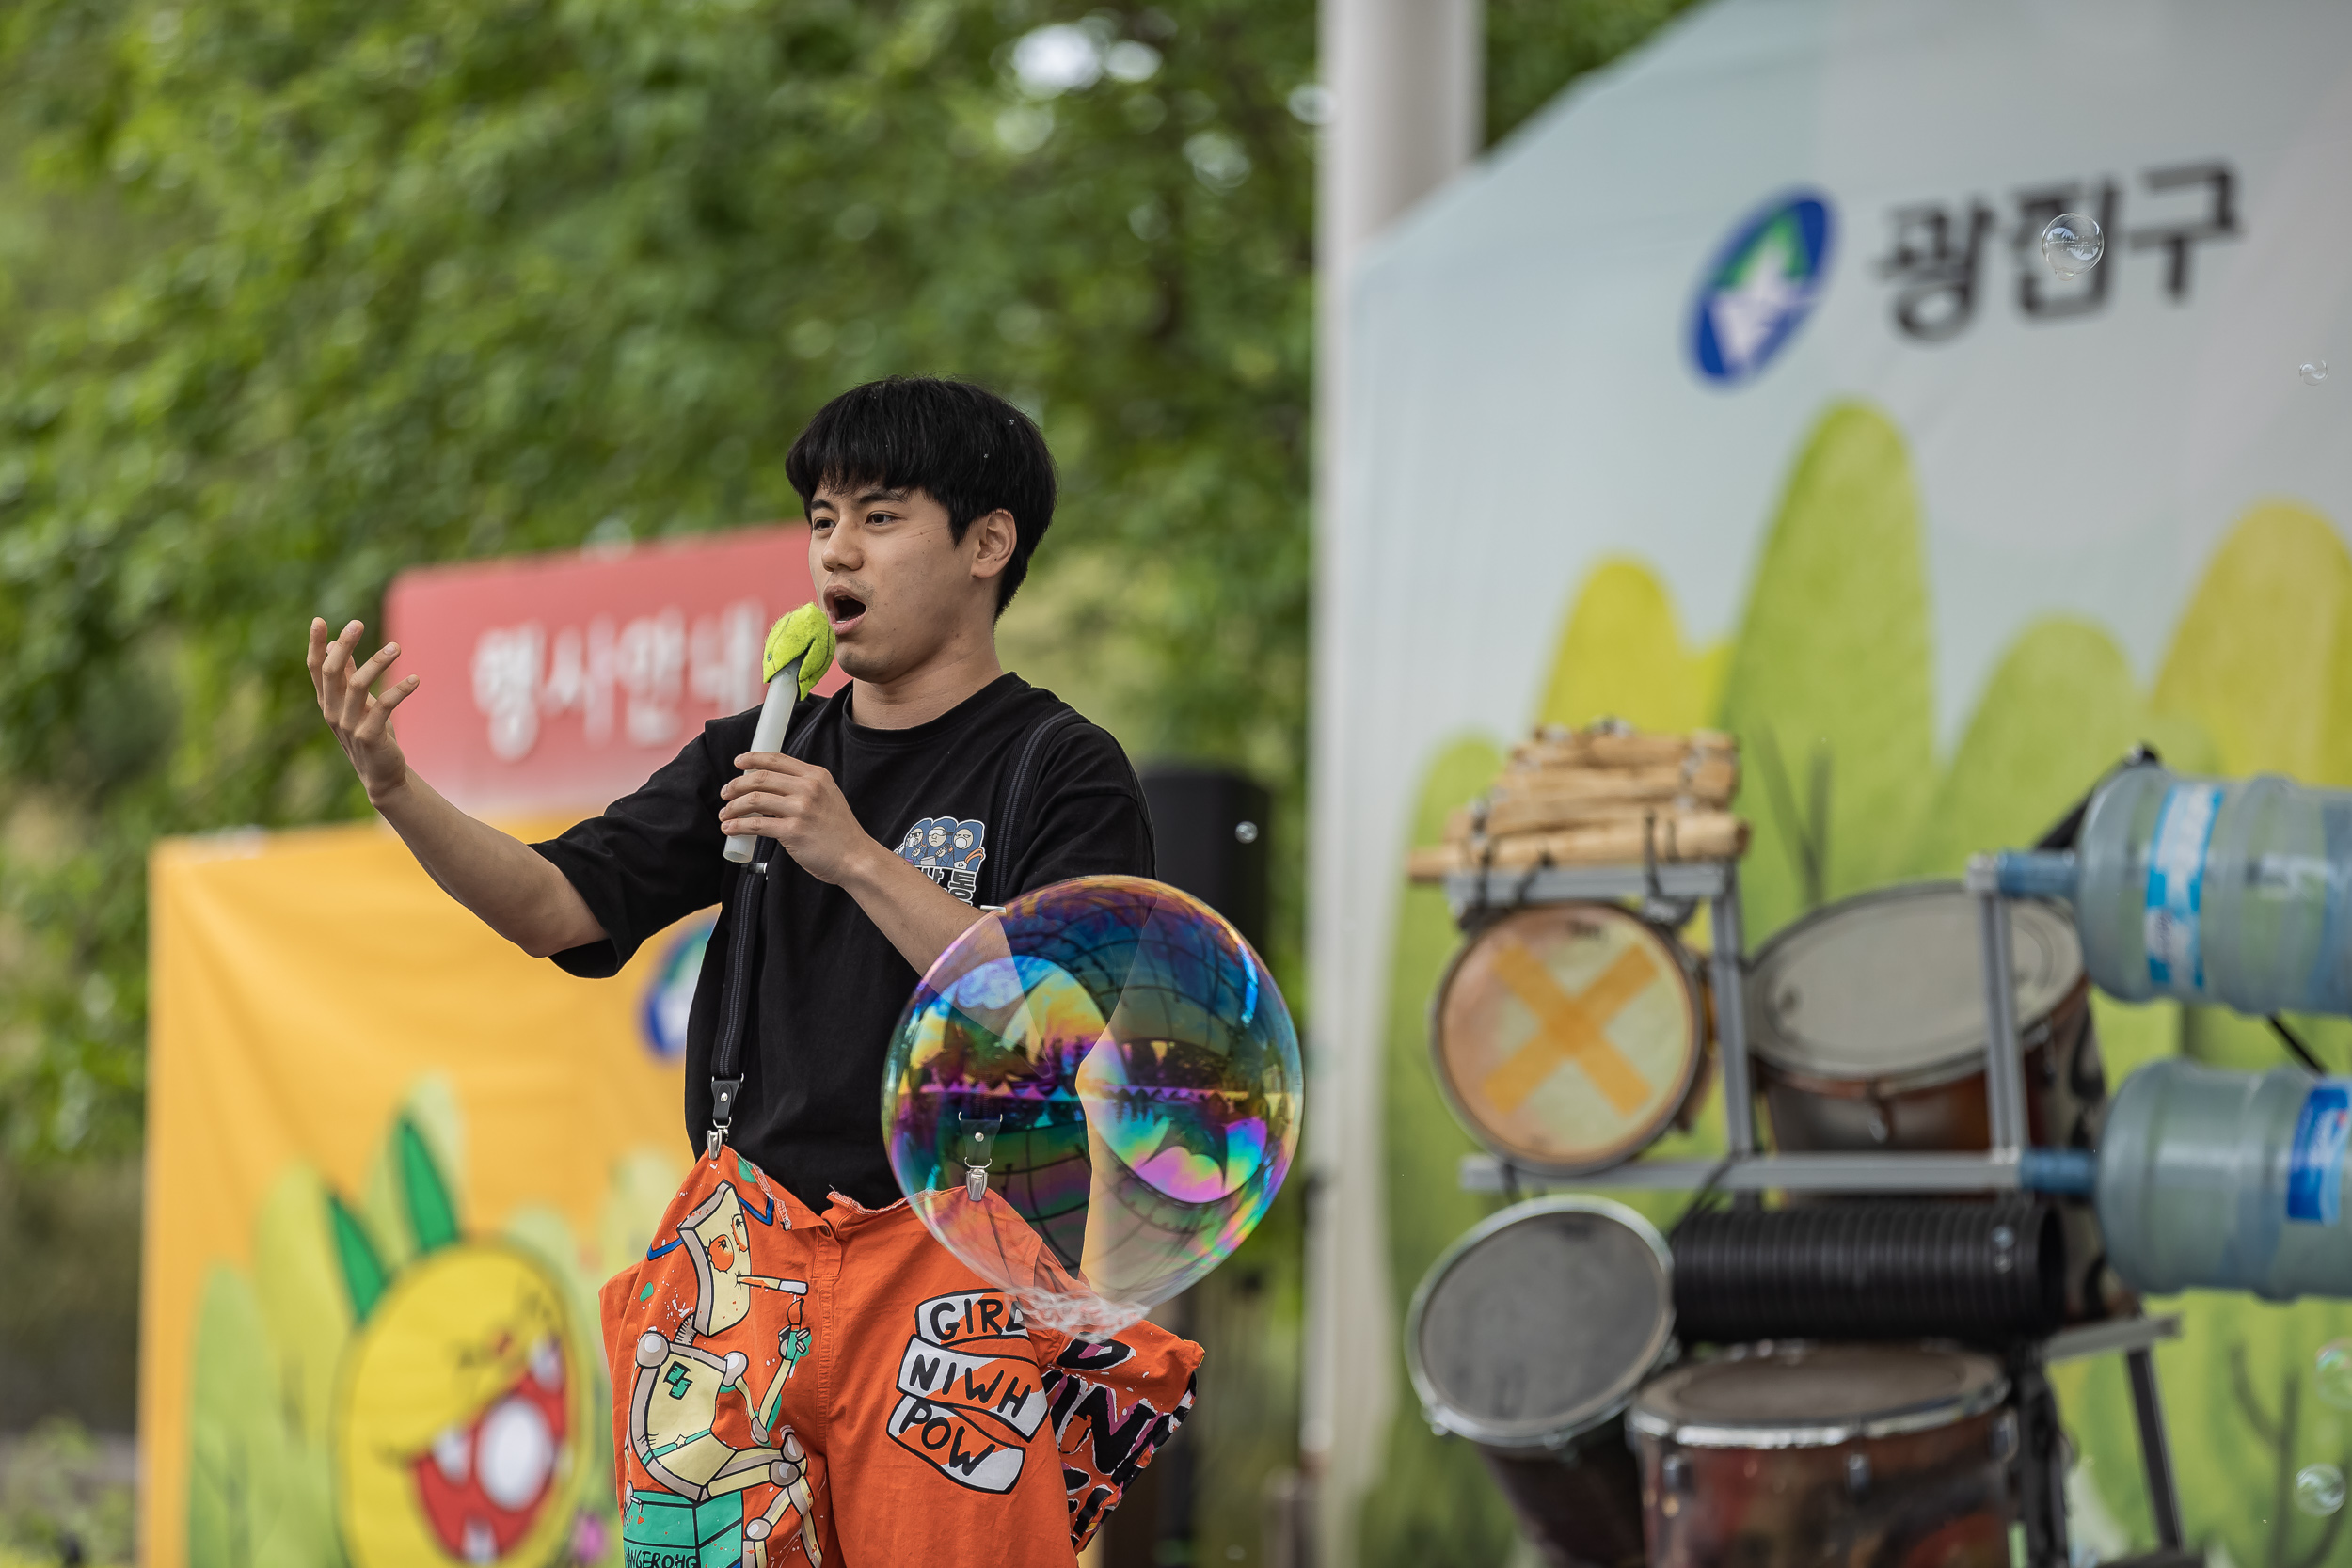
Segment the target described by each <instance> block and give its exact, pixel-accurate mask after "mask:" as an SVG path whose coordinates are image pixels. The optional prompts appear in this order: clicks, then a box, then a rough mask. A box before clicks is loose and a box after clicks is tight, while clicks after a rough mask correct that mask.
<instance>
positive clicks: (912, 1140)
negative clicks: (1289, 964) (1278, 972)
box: [882, 877, 1305, 1336]
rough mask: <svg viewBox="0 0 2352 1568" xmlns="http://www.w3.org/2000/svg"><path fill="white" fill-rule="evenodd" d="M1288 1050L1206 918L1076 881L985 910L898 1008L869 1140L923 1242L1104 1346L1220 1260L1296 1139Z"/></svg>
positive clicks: (1294, 1049)
mask: <svg viewBox="0 0 2352 1568" xmlns="http://www.w3.org/2000/svg"><path fill="white" fill-rule="evenodd" d="M1304 1087H1305V1085H1304V1081H1303V1079H1302V1078H1301V1076H1300V1071H1299V1062H1298V1037H1297V1036H1296V1035H1295V1033H1294V1032H1293V1031H1292V1029H1291V1019H1290V1012H1289V1009H1287V1008H1286V1007H1284V1006H1282V996H1281V993H1280V992H1279V991H1278V990H1275V987H1274V980H1273V978H1272V976H1270V975H1268V974H1266V971H1265V965H1264V964H1263V962H1262V961H1261V960H1260V959H1259V958H1258V955H1257V954H1256V953H1254V952H1252V951H1251V950H1250V947H1249V944H1248V942H1244V941H1243V940H1242V939H1241V936H1240V934H1239V933H1238V932H1236V931H1235V930H1234V929H1233V927H1232V925H1231V924H1230V923H1228V922H1227V921H1226V920H1225V918H1224V917H1223V916H1222V915H1219V914H1218V913H1217V912H1216V911H1214V910H1212V909H1210V908H1209V907H1208V906H1207V905H1205V904H1203V903H1201V902H1200V900H1199V899H1196V898H1193V897H1191V896H1189V895H1185V894H1183V893H1179V892H1178V891H1177V890H1176V889H1174V888H1172V887H1168V886H1167V885H1166V884H1165V883H1161V882H1153V881H1147V880H1145V879H1143V878H1140V877H1082V878H1079V879H1075V880H1073V881H1067V882H1057V883H1056V884H1055V885H1053V886H1052V887H1048V888H1041V889H1039V890H1038V891H1037V892H1035V893H1030V894H1025V895H1022V896H1021V897H1019V898H1017V899H1015V900H1013V902H1012V903H1011V904H1009V905H1008V906H1006V908H1004V909H1003V910H1002V911H993V912H991V913H989V914H986V915H983V916H982V917H981V918H980V919H979V921H978V922H977V923H976V924H975V925H973V927H971V928H970V929H969V930H967V931H965V932H964V934H963V935H962V936H961V937H959V938H957V939H956V941H955V942H954V944H953V945H951V946H950V947H949V948H948V949H947V951H946V952H945V953H943V954H941V955H940V956H939V961H938V962H937V963H934V964H933V965H931V969H930V974H926V975H924V976H923V980H922V983H921V984H920V985H919V986H917V987H916V988H915V991H914V999H913V1000H911V1001H910V1002H908V1004H907V1007H906V1011H905V1012H904V1013H902V1014H900V1015H899V1018H898V1033H897V1035H895V1036H894V1037H892V1039H891V1045H890V1062H889V1066H888V1069H886V1074H885V1077H884V1079H883V1084H882V1139H883V1142H884V1144H885V1146H886V1147H887V1148H888V1149H889V1151H890V1166H891V1169H892V1171H893V1172H895V1173H896V1174H897V1176H898V1186H899V1188H900V1189H901V1190H902V1191H904V1192H905V1193H906V1195H907V1196H908V1198H909V1200H910V1201H911V1202H912V1204H913V1205H914V1211H915V1212H916V1213H918V1214H920V1215H921V1216H922V1218H923V1223H924V1224H925V1225H927V1226H929V1227H930V1231H931V1234H932V1235H934V1236H936V1237H938V1238H939V1240H940V1241H941V1242H942V1243H946V1247H947V1249H948V1250H949V1251H950V1252H952V1253H954V1254H955V1255H956V1256H957V1257H958V1258H960V1259H962V1260H963V1261H964V1262H965V1263H966V1264H968V1265H969V1266H970V1267H971V1268H972V1270H973V1271H974V1272H975V1273H977V1274H978V1275H980V1276H981V1277H982V1278H983V1279H986V1280H988V1281H989V1282H990V1283H992V1284H994V1285H997V1286H999V1287H1001V1288H1003V1289H1004V1290H1006V1291H1009V1292H1010V1293H1011V1294H1012V1296H1013V1297H1014V1299H1015V1300H1017V1301H1018V1302H1020V1303H1021V1305H1022V1307H1023V1308H1024V1309H1025V1311H1026V1313H1027V1314H1028V1316H1030V1317H1031V1318H1034V1319H1035V1320H1037V1321H1038V1322H1040V1323H1044V1324H1046V1325H1047V1326H1050V1327H1054V1328H1058V1329H1061V1330H1063V1331H1065V1332H1069V1333H1075V1334H1080V1335H1089V1336H1093V1335H1104V1334H1111V1333H1116V1332H1117V1331H1118V1330H1119V1329H1120V1328H1123V1327H1125V1326H1126V1325H1127V1324H1129V1323H1134V1322H1135V1321H1136V1319H1138V1318H1140V1317H1141V1316H1143V1314H1144V1313H1145V1312H1146V1311H1147V1310H1149V1309H1150V1308H1151V1307H1152V1306H1153V1305H1154V1304H1155V1303H1158V1302H1162V1301H1166V1300H1167V1299H1168V1297H1170V1296H1172V1295H1174V1294H1175V1293H1176V1292H1177V1291H1182V1290H1184V1288H1185V1287H1186V1286H1188V1285H1191V1284H1192V1283H1193V1282H1194V1281H1196V1280H1198V1279H1200V1277H1201V1276H1202V1275H1205V1274H1207V1273H1208V1272H1209V1271H1210V1270H1211V1269H1214V1268H1215V1267H1216V1265H1217V1264H1218V1263H1220V1262H1222V1261H1223V1260H1224V1259H1227V1258H1229V1257H1231V1256H1232V1252H1233V1249H1234V1248H1235V1247H1237V1246H1239V1245H1241V1243H1242V1240H1243V1238H1244V1237H1246V1236H1248V1234H1249V1232H1250V1230H1251V1229H1252V1228H1254V1227H1256V1225H1257V1223H1258V1221H1259V1220H1260V1219H1261V1218H1262V1217H1263V1215H1264V1213H1265V1212H1266V1206H1267V1205H1268V1204H1270V1203H1272V1202H1273V1201H1274V1195H1275V1194H1276V1193H1277V1192H1279V1190H1280V1189H1281V1186H1282V1178H1283V1176H1284V1175H1285V1174H1286V1173H1287V1172H1288V1171H1289V1169H1290V1163H1291V1156H1292V1154H1293V1152H1294V1151H1295V1149H1296V1148H1297V1144H1298V1113H1299V1107H1300V1104H1301V1101H1302V1099H1303V1091H1304Z"/></svg>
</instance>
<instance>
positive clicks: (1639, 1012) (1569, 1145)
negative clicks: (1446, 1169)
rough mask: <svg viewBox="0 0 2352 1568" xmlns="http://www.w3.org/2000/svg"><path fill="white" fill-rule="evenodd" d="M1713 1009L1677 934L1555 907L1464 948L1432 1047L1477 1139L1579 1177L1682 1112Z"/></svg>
mask: <svg viewBox="0 0 2352 1568" xmlns="http://www.w3.org/2000/svg"><path fill="white" fill-rule="evenodd" d="M1700 1017H1701V1014H1700V1012H1699V1005H1698V997H1697V993H1696V992H1695V991H1693V990H1692V983H1691V974H1690V970H1689V968H1688V967H1687V965H1686V963H1685V961H1684V955H1683V952H1682V949H1681V948H1680V946H1678V945H1677V943H1676V942H1674V940H1673V939H1672V938H1670V937H1668V936H1666V935H1665V934H1664V933H1662V932H1661V931H1660V930H1659V929H1658V928H1657V927H1654V926H1651V925H1649V924H1648V923H1647V922H1645V921H1643V920H1639V919H1637V918H1635V917H1634V916H1633V915H1631V914H1629V913H1627V912H1626V911H1624V910H1621V909H1619V908H1617V907H1616V906H1615V905H1613V904H1548V905H1544V906H1542V907H1540V908H1535V909H1527V910H1520V911H1517V912H1516V913H1513V914H1509V915H1506V916H1504V917H1503V918H1502V919H1501V920H1499V921H1497V922H1496V923H1495V924H1493V925H1492V926H1489V927H1486V929H1485V930H1484V931H1481V932H1480V933H1479V934H1478V935H1477V936H1475V937H1473V938H1472V939H1471V940H1470V943H1469V944H1468V945H1467V946H1465V947H1464V948H1463V949H1462V951H1461V952H1460V953H1459V954H1458V955H1457V956H1456V957H1455V958H1454V966H1453V968H1452V969H1450V970H1449V971H1447V973H1446V977H1445V981H1444V984H1443V985H1442V986H1440V987H1439V988H1438V1006H1437V1014H1436V1017H1435V1019H1434V1020H1433V1021H1432V1027H1431V1029H1430V1048H1431V1051H1432V1053H1433V1054H1434V1055H1435V1057H1436V1065H1437V1072H1438V1083H1439V1084H1440V1085H1443V1086H1444V1088H1445V1092H1446V1099H1447V1100H1448V1101H1449V1102H1450V1103H1451V1104H1452V1105H1453V1107H1454V1115H1455V1116H1457V1117H1460V1118H1461V1121H1462V1124H1463V1126H1464V1127H1466V1128H1467V1129H1469V1131H1470V1135H1471V1136H1472V1137H1474V1138H1476V1139H1477V1140H1478V1141H1479V1142H1481V1143H1483V1144H1485V1145H1486V1147H1487V1148H1490V1149H1492V1150H1493V1151H1494V1152H1495V1153H1496V1154H1498V1155H1500V1156H1502V1158H1503V1159H1505V1160H1507V1161H1509V1162H1510V1163H1511V1164H1515V1165H1518V1166H1519V1167H1521V1168H1523V1169H1527V1170H1535V1171H1541V1172H1544V1173H1545V1174H1548V1175H1552V1176H1577V1175H1581V1174H1583V1173H1584V1172H1587V1171H1595V1170H1600V1169H1603V1168H1605V1167H1607V1166H1610V1165H1613V1164H1618V1163H1620V1162H1621V1161H1624V1160H1627V1159H1629V1158H1630V1157H1632V1156H1633V1155H1635V1154H1637V1153H1639V1152H1641V1150H1643V1149H1644V1148H1647V1147H1648V1146H1649V1145H1650V1144H1651V1143H1652V1142H1653V1141H1655V1140H1656V1139H1657V1137H1658V1135H1659V1134H1660V1133H1661V1132H1664V1131H1665V1130H1666V1125H1667V1123H1669V1122H1671V1121H1673V1120H1674V1118H1675V1116H1676V1114H1677V1112H1678V1111H1680V1110H1681V1108H1682V1102H1683V1101H1684V1099H1685V1098H1686V1097H1687V1096H1688V1095H1689V1094H1690V1092H1691V1085H1692V1081H1693V1079H1694V1078H1695V1077H1696V1076H1697V1073H1698V1066H1699V1046H1700V1023H1699V1020H1700Z"/></svg>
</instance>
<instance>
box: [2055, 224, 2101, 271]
mask: <svg viewBox="0 0 2352 1568" xmlns="http://www.w3.org/2000/svg"><path fill="white" fill-rule="evenodd" d="M2106 250H2107V237H2106V235H2105V234H2103V233H2101V232H2100V231H2099V225H2098V221H2097V220H2096V219H2094V218H2092V217H2090V216H2089V215H2088V214H2082V213H2060V214H2058V216H2056V217H2054V218H2052V219H2051V220H2050V224H2049V227H2048V228H2046V229H2044V230H2042V260H2043V261H2047V262H2049V263H2050V270H2051V271H2052V272H2054V273H2057V274H2058V276H2059V277H2081V276H2082V275H2083V274H2084V273H2087V272H2089V271H2090V269H2091V268H2093V267H2095V266H2097V265H2098V264H2099V258H2100V257H2102V256H2104V255H2106Z"/></svg>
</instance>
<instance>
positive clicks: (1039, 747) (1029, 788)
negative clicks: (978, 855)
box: [989, 704, 1086, 907]
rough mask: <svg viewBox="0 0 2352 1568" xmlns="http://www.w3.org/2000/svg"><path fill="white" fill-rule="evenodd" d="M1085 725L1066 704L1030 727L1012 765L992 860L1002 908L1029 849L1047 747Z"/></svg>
mask: <svg viewBox="0 0 2352 1568" xmlns="http://www.w3.org/2000/svg"><path fill="white" fill-rule="evenodd" d="M1085 722H1086V716H1085V715H1084V714H1082V713H1080V712H1079V711H1078V710H1077V709H1076V708H1074V707H1071V706H1069V705H1066V704H1065V705H1062V706H1060V707H1057V708H1056V709H1055V710H1054V711H1053V712H1051V713H1049V714H1047V715H1046V716H1045V717H1044V718H1042V719H1041V720H1039V721H1037V722H1036V723H1035V724H1032V725H1031V726H1029V734H1028V738H1027V739H1026V740H1025V741H1024V742H1023V743H1022V747H1021V755H1020V756H1019V757H1018V758H1016V759H1015V760H1014V762H1013V765H1012V783H1011V784H1010V786H1009V788H1008V789H1007V790H1006V792H1005V819H1004V821H1003V822H1002V823H1000V824H998V826H997V830H996V853H995V854H993V855H991V856H989V860H990V861H991V862H992V863H993V864H994V865H995V866H996V867H997V869H996V871H995V873H994V875H993V878H992V879H991V881H990V883H989V887H990V889H991V891H993V892H995V893H996V894H998V895H999V897H998V898H997V900H996V902H997V903H999V904H1001V903H1003V902H1004V899H1003V897H1002V896H1001V895H1002V894H1003V892H1004V885H1005V879H1006V878H1008V877H1009V876H1011V875H1012V868H1013V864H1014V861H1015V859H1016V855H1017V851H1019V850H1020V849H1022V848H1024V847H1025V846H1024V845H1023V843H1022V838H1023V835H1024V833H1025V831H1026V829H1027V827H1028V820H1027V818H1028V813H1029V805H1030V800H1031V798H1032V797H1033V796H1034V795H1035V794H1036V793H1037V770H1038V768H1039V766H1040V765H1041V763H1042V762H1043V761H1044V758H1045V748H1046V744H1047V742H1049V741H1051V740H1052V739H1053V738H1054V736H1057V735H1059V734H1060V733H1061V732H1062V731H1063V730H1066V729H1068V728H1069V727H1070V726H1071V725H1073V724H1083V723H1085ZM999 856H1001V857H1002V858H1001V859H999V858H998V857H999ZM992 907H993V906H992Z"/></svg>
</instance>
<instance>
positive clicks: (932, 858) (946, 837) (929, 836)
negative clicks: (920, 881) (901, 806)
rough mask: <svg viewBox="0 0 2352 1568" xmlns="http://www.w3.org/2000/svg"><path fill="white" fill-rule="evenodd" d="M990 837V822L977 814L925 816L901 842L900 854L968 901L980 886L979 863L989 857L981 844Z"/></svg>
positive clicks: (899, 846) (928, 875) (970, 900)
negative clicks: (967, 817)
mask: <svg viewBox="0 0 2352 1568" xmlns="http://www.w3.org/2000/svg"><path fill="white" fill-rule="evenodd" d="M987 836H988V824H987V823H985V822H983V821H981V820H980V819H979V818H978V817H977V816H975V817H971V818H969V819H961V818H957V817H954V816H926V817H925V818H923V820H922V821H920V822H917V823H916V824H915V825H914V827H912V828H909V829H908V830H907V832H906V836H905V837H904V838H902V839H900V840H899V841H898V856H899V858H900V859H901V860H903V861H905V862H906V863H908V864H909V865H912V866H914V869H916V870H917V871H920V872H921V873H922V874H923V875H924V876H926V877H929V878H930V879H931V880H932V881H934V882H937V883H939V884H940V885H941V886H942V887H945V888H946V890H947V891H948V892H949V893H952V894H954V895H956V896H957V897H959V898H961V899H962V900H963V901H964V902H965V903H967V904H969V903H970V902H972V897H973V893H974V890H975V889H977V887H978V886H979V880H980V863H981V862H982V861H984V860H986V859H988V851H987V850H986V849H985V848H983V847H981V841H982V840H983V839H985V838H986V837H987Z"/></svg>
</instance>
